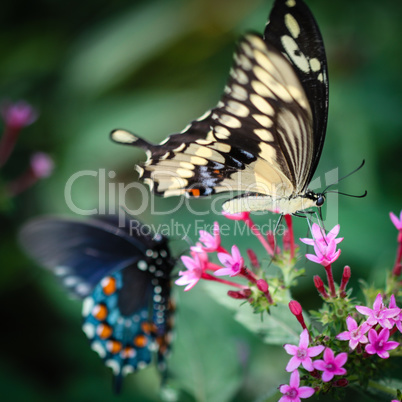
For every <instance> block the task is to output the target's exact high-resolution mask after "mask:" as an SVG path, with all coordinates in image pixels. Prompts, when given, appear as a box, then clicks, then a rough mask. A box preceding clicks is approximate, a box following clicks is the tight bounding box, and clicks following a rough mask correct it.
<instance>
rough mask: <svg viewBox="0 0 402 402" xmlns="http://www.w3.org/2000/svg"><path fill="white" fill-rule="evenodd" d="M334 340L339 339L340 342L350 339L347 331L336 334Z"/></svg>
mask: <svg viewBox="0 0 402 402" xmlns="http://www.w3.org/2000/svg"><path fill="white" fill-rule="evenodd" d="M335 338H336V339H339V340H340V341H349V340H350V339H351V335H350V333H349V331H344V332H341V333H340V334H338V335H337V336H336V337H335Z"/></svg>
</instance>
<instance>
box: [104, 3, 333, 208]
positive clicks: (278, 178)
mask: <svg viewBox="0 0 402 402" xmlns="http://www.w3.org/2000/svg"><path fill="white" fill-rule="evenodd" d="M327 114H328V75H327V61H326V56H325V50H324V45H323V40H322V36H321V34H320V31H319V29H318V26H317V23H316V21H315V19H314V17H313V15H312V14H311V12H310V10H309V9H308V7H307V6H306V5H305V3H304V2H303V1H302V0H277V1H276V2H275V4H274V7H273V9H272V12H271V15H270V20H269V22H268V24H267V26H266V28H265V32H264V35H263V36H262V37H261V36H260V35H256V34H248V35H246V36H245V37H243V39H241V41H240V43H239V45H238V48H237V51H236V53H235V55H234V64H233V67H232V69H231V71H230V78H229V81H228V83H227V86H226V87H225V90H224V94H223V96H222V98H221V100H220V102H219V103H218V104H217V106H216V107H215V108H213V109H211V110H209V111H208V112H206V113H205V114H204V115H203V116H202V117H200V118H199V119H197V120H195V121H193V122H192V123H191V124H190V125H189V126H188V127H186V128H185V129H184V130H183V131H182V132H181V133H179V134H173V135H170V136H169V137H167V138H166V139H165V140H164V141H162V142H161V143H160V144H159V145H154V144H150V143H148V142H147V141H145V140H144V139H142V138H139V137H137V136H136V135H134V134H132V133H130V132H128V131H125V130H120V129H118V130H114V131H113V132H112V133H111V138H112V139H113V140H114V141H116V142H118V143H123V144H128V145H134V146H138V147H141V148H143V149H145V150H146V152H147V155H148V160H147V161H146V162H145V163H144V164H143V166H137V170H138V171H139V174H140V176H141V177H142V178H143V180H144V182H145V183H148V184H149V185H150V187H151V189H153V191H154V192H155V193H156V194H158V195H162V196H164V197H168V196H172V195H181V194H186V195H187V196H188V197H202V196H208V195H211V194H215V193H220V192H225V191H242V192H245V193H243V194H242V195H240V196H238V197H235V198H233V199H230V200H229V201H226V202H225V203H224V204H223V209H224V210H225V211H227V212H229V213H235V212H240V211H257V210H274V211H276V212H279V213H284V214H292V213H297V212H298V211H302V210H305V209H307V208H310V207H314V206H318V207H319V206H321V205H322V204H323V203H324V195H323V194H315V193H313V192H312V191H310V190H308V185H309V183H310V181H311V179H312V176H313V174H314V172H315V170H316V168H317V165H318V162H319V159H320V155H321V151H322V147H323V144H324V138H325V131H326V125H327Z"/></svg>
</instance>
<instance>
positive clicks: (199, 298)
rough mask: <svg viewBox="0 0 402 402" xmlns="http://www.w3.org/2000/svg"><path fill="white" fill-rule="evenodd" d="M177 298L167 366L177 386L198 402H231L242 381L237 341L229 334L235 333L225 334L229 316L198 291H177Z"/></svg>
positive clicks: (195, 289) (228, 332)
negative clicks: (173, 335) (172, 373)
mask: <svg viewBox="0 0 402 402" xmlns="http://www.w3.org/2000/svg"><path fill="white" fill-rule="evenodd" d="M178 299H180V300H178V305H179V306H180V308H179V309H178V311H177V320H176V328H177V336H176V339H175V341H174V349H173V354H172V358H171V359H170V361H169V367H171V369H172V371H173V372H174V374H175V378H176V380H177V381H179V386H180V387H181V388H182V389H183V390H185V391H187V392H189V393H191V394H192V395H193V396H194V398H195V400H197V401H199V402H202V401H208V402H214V401H216V402H224V401H229V400H232V398H233V396H234V395H235V393H236V392H237V390H238V389H239V387H240V386H241V383H242V380H241V370H240V369H241V365H240V357H239V353H238V340H237V339H236V337H234V336H233V335H232V334H233V333H235V332H236V331H228V329H229V328H230V326H233V324H230V317H229V316H228V314H227V313H226V311H225V309H221V308H219V305H216V303H215V302H214V301H213V300H211V299H210V298H208V297H207V296H206V295H205V293H204V292H203V291H202V289H201V288H198V289H197V288H194V289H192V290H191V293H184V294H183V293H182V292H180V293H179V297H178ZM210 311H214V314H213V321H211V315H210V313H209V312H210ZM237 338H238V337H237Z"/></svg>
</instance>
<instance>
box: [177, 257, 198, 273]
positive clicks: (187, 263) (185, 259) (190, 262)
mask: <svg viewBox="0 0 402 402" xmlns="http://www.w3.org/2000/svg"><path fill="white" fill-rule="evenodd" d="M181 260H182V262H183V264H184V266H185V267H186V268H187V269H188V270H190V271H192V270H193V269H194V268H196V267H197V263H196V261H194V260H193V259H192V258H191V257H188V256H187V255H183V256H182V257H181Z"/></svg>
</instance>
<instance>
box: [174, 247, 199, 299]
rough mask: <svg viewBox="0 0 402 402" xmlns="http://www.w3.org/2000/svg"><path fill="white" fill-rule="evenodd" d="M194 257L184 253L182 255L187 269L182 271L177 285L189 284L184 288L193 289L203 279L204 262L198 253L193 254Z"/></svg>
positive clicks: (176, 282)
mask: <svg viewBox="0 0 402 402" xmlns="http://www.w3.org/2000/svg"><path fill="white" fill-rule="evenodd" d="M193 257H194V258H191V257H188V256H186V255H184V256H183V257H181V260H182V261H183V264H184V266H185V267H186V268H187V271H180V272H179V275H180V278H179V279H177V280H176V281H175V284H176V285H179V286H184V285H187V286H186V287H185V288H184V290H185V291H187V290H190V289H192V288H193V287H194V286H195V285H196V283H197V282H198V281H199V280H200V279H201V276H202V273H203V272H204V262H203V260H202V258H200V255H199V254H197V253H194V254H193Z"/></svg>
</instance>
